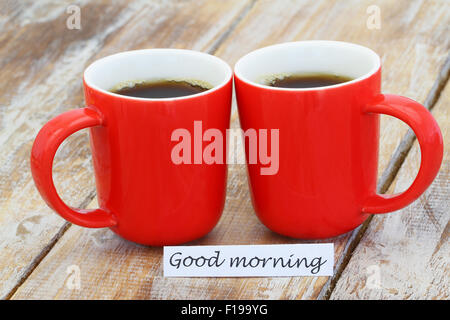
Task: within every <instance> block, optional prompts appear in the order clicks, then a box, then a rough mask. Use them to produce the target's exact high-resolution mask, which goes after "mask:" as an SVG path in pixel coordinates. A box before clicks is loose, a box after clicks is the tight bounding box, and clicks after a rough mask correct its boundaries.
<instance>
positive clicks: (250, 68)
mask: <svg viewBox="0 0 450 320" xmlns="http://www.w3.org/2000/svg"><path fill="white" fill-rule="evenodd" d="M379 68H380V57H379V56H378V55H377V54H376V53H375V52H374V51H372V50H371V49H369V48H366V47H364V46H360V45H357V44H353V43H348V42H341V41H325V40H313V41H298V42H287V43H282V44H276V45H273V46H268V47H264V48H261V49H258V50H255V51H252V52H250V53H248V54H247V55H245V56H243V57H242V58H241V59H239V61H238V62H237V63H236V65H235V67H234V72H235V75H236V76H237V77H238V78H239V79H241V80H242V81H245V82H248V83H250V84H252V85H255V86H262V87H265V88H271V89H274V90H314V89H320V88H295V89H292V88H280V87H269V86H268V83H269V82H270V80H273V79H274V78H280V77H285V76H289V75H296V74H316V73H317V74H333V75H338V76H345V77H349V78H351V79H353V80H352V81H348V82H345V83H341V84H337V85H333V86H327V87H322V88H330V87H336V86H341V85H347V84H350V83H352V82H355V81H360V80H362V79H365V78H367V77H370V76H371V75H372V74H374V73H375V72H376V71H377V70H378V69H379Z"/></svg>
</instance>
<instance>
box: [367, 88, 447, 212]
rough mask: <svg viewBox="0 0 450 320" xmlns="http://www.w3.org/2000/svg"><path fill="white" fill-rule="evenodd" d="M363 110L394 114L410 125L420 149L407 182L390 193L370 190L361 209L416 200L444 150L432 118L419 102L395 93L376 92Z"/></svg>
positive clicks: (375, 209)
mask: <svg viewBox="0 0 450 320" xmlns="http://www.w3.org/2000/svg"><path fill="white" fill-rule="evenodd" d="M363 112H365V113H381V114H386V115H390V116H393V117H396V118H398V119H400V120H402V121H404V122H405V123H406V124H407V125H409V126H410V127H411V129H412V130H413V131H414V133H415V134H416V136H417V140H418V141H419V145H420V152H421V164H420V169H419V173H418V174H417V177H416V179H415V180H414V182H413V183H412V184H411V186H410V187H409V188H408V189H407V190H406V191H404V192H401V193H399V194H394V195H384V194H377V193H375V194H373V195H372V196H370V197H369V198H368V199H367V200H366V203H365V204H364V205H363V208H362V211H363V212H364V213H386V212H391V211H396V210H399V209H401V208H403V207H405V206H407V205H408V204H410V203H411V202H413V201H414V200H416V199H417V198H418V197H419V196H420V195H421V194H422V193H423V192H424V191H425V190H426V189H427V188H428V187H429V186H430V184H431V183H432V182H433V180H434V178H435V177H436V175H437V173H438V171H439V167H440V166H441V162H442V157H443V153H444V146H443V141H442V134H441V130H440V129H439V126H438V124H437V122H436V120H435V119H434V118H433V116H432V115H431V113H430V112H429V111H428V110H427V109H426V108H425V107H424V106H423V105H421V104H420V103H418V102H416V101H414V100H411V99H408V98H405V97H401V96H397V95H390V94H386V95H383V94H380V95H379V96H377V98H376V101H375V102H374V103H372V104H369V105H367V106H366V107H365V108H364V110H363Z"/></svg>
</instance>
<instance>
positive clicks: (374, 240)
mask: <svg viewBox="0 0 450 320" xmlns="http://www.w3.org/2000/svg"><path fill="white" fill-rule="evenodd" d="M449 103H450V85H449V84H447V86H446V89H445V90H444V92H443V94H442V96H441V97H440V99H439V101H438V103H437V105H436V106H435V107H434V109H433V115H434V116H435V118H436V120H437V121H438V123H439V125H440V127H441V129H442V135H443V138H444V143H445V147H444V160H443V163H442V166H441V170H440V172H439V174H438V176H437V177H436V179H435V181H434V182H433V184H432V185H431V187H430V188H429V189H428V190H427V191H426V192H425V193H424V194H423V195H422V196H421V197H420V198H419V199H418V200H417V201H416V202H414V203H413V204H412V205H410V206H408V207H406V208H405V209H403V210H399V211H398V212H395V213H391V214H387V215H376V216H374V217H373V219H372V221H371V223H370V226H369V227H368V229H367V231H366V233H365V234H364V237H363V238H362V239H361V242H360V244H359V246H358V247H357V249H356V250H355V252H354V253H353V256H352V258H351V260H350V262H349V264H348V265H347V268H346V269H345V270H344V272H343V273H342V276H341V278H340V279H339V281H338V282H337V285H336V287H335V289H334V291H333V293H332V295H331V298H332V299H440V300H441V299H449V294H450V261H449V252H450V245H449V244H450V242H449V235H450V227H449V220H450V203H449V199H450V184H449V181H450V128H449V123H450V110H449V108H448V105H449ZM419 165H420V148H419V146H418V143H417V142H415V143H414V146H413V148H412V150H411V151H410V153H409V154H408V157H407V159H406V161H405V163H404V164H403V166H402V168H401V169H400V171H399V174H398V177H397V179H396V180H395V181H394V183H393V184H392V185H391V191H393V192H398V191H401V190H404V189H405V188H407V187H408V186H410V185H411V183H412V181H413V180H414V178H415V177H416V174H417V168H418V167H419Z"/></svg>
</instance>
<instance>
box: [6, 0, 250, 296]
mask: <svg viewBox="0 0 450 320" xmlns="http://www.w3.org/2000/svg"><path fill="white" fill-rule="evenodd" d="M248 3H249V2H246V1H238V0H235V1H226V2H224V1H207V0H204V1H195V0H190V1H157V0H155V1H143V0H139V1H94V0H92V1H79V2H75V4H79V5H80V9H81V19H80V22H81V29H80V30H77V29H74V30H69V29H67V27H66V19H67V18H68V17H69V14H67V13H66V9H67V6H68V5H69V4H72V3H71V1H65V2H55V1H28V2H25V1H24V2H17V1H16V2H14V1H11V2H2V3H0V7H1V13H2V15H1V16H0V17H1V18H0V23H1V24H2V25H3V26H4V28H3V29H2V30H1V32H0V43H1V44H2V45H1V46H0V57H1V59H0V65H1V67H2V77H1V78H0V106H1V109H0V132H1V134H0V148H1V151H2V152H0V164H1V166H0V170H1V171H0V181H1V185H0V200H1V201H0V297H8V296H9V295H10V293H11V292H13V291H14V290H15V288H16V287H17V286H18V285H20V283H21V282H22V281H23V280H24V278H26V277H27V276H28V274H29V273H30V272H31V270H33V268H34V267H35V266H36V264H38V263H39V261H40V259H42V257H43V256H44V255H45V254H46V252H48V250H49V249H50V248H51V246H52V245H53V244H54V242H55V241H56V240H57V239H58V237H59V236H60V235H61V232H63V231H64V230H65V228H67V226H68V225H67V224H65V222H64V220H62V219H61V218H59V216H58V215H56V214H54V213H53V212H52V211H51V210H50V209H49V208H48V207H47V206H46V205H45V204H44V202H43V201H42V199H41V198H40V196H39V195H38V193H37V191H36V189H35V186H34V183H33V182H32V179H31V174H30V170H29V160H28V159H29V154H30V149H31V145H32V142H33V139H34V137H35V136H36V134H37V131H38V130H39V129H40V127H41V126H42V125H43V124H44V123H45V122H46V121H48V120H49V119H50V118H52V117H54V116H55V115H57V114H59V113H61V112H63V111H65V110H68V109H71V108H76V107H79V106H82V105H83V93H82V86H81V85H82V81H81V79H82V72H83V70H84V68H85V67H86V66H87V65H88V64H89V63H90V62H92V61H93V60H95V59H97V58H99V57H102V56H105V55H108V54H111V53H114V52H118V51H124V50H129V49H138V48H148V47H178V48H194V49H197V50H203V51H208V50H210V48H212V47H213V46H215V45H217V41H219V40H220V39H221V36H222V35H223V34H224V33H225V32H226V31H227V30H229V28H230V26H231V25H232V23H233V21H235V20H236V19H237V18H238V17H239V15H240V14H241V12H242V11H243V10H244V9H245V8H246V6H247V5H248ZM89 154H90V152H89V146H88V140H87V136H86V133H85V132H83V133H79V134H76V135H74V136H72V137H70V139H68V140H67V141H66V142H65V143H64V144H63V146H62V147H61V148H60V150H59V151H58V153H57V156H56V160H55V167H54V178H55V184H56V187H57V189H58V190H59V191H60V193H61V195H62V198H63V199H64V200H66V201H67V202H68V204H70V205H73V206H77V207H78V206H85V205H86V204H88V203H89V202H90V201H91V200H92V198H93V197H94V195H95V185H94V181H93V173H92V168H91V164H90V155H89Z"/></svg>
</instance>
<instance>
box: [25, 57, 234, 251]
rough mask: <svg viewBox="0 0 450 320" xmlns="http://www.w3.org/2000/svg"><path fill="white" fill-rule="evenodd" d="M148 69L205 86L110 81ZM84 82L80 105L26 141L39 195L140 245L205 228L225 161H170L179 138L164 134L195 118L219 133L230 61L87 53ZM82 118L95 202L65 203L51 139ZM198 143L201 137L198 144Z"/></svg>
mask: <svg viewBox="0 0 450 320" xmlns="http://www.w3.org/2000/svg"><path fill="white" fill-rule="evenodd" d="M151 79H195V80H200V81H205V82H207V83H209V84H211V85H212V86H213V88H212V89H210V90H207V91H204V92H201V93H198V94H194V95H191V96H185V97H177V98H164V99H145V98H134V97H129V96H123V95H118V94H115V93H112V92H110V91H108V90H110V89H111V88H113V87H114V86H117V85H119V84H120V83H126V82H128V81H135V80H151ZM83 83H84V92H85V100H86V107H85V108H81V109H75V110H70V111H67V112H65V113H63V114H61V115H59V116H57V117H56V118H54V119H52V120H50V121H49V122H48V123H47V124H46V125H45V126H44V127H43V128H42V129H41V131H40V132H39V133H38V135H37V137H36V140H35V141H34V144H33V148H32V151H31V170H32V174H33V178H34V181H35V183H36V186H37V189H38V190H39V192H40V194H41V195H42V197H43V198H44V200H45V201H46V202H47V204H48V205H49V206H50V207H51V208H52V209H53V210H55V211H56V212H57V213H59V214H60V215H61V216H62V217H63V218H65V219H66V220H68V221H70V222H72V223H74V224H77V225H80V226H84V227H89V228H102V227H109V228H111V230H112V231H114V232H115V233H117V234H118V235H120V236H122V237H123V238H125V239H128V240H131V241H133V242H136V243H140V244H145V245H158V246H159V245H172V244H179V243H183V242H187V241H190V240H194V239H197V238H199V237H202V236H203V235H205V234H207V233H208V232H209V231H210V230H211V229H212V228H213V227H214V226H215V225H216V223H217V222H218V220H219V218H220V216H221V213H222V210H223V206H224V202H225V194H226V176H227V165H226V163H225V161H223V162H222V163H205V162H201V163H196V164H184V163H182V164H179V163H174V161H173V159H172V156H171V153H172V151H173V150H172V149H173V147H174V146H175V145H176V144H177V141H173V139H172V138H173V136H172V134H173V132H174V131H175V130H177V129H182V130H184V132H186V133H188V134H192V136H194V135H195V134H196V133H195V132H194V121H201V125H202V129H203V130H207V129H208V128H214V130H220V132H221V133H222V134H223V135H224V136H225V134H226V130H227V129H228V128H229V122H230V111H231V96H232V70H231V68H230V67H229V66H228V65H227V64H226V63H225V62H224V61H222V60H221V59H219V58H217V57H214V56H212V55H209V54H205V53H201V52H196V51H190V50H178V49H148V50H136V51H128V52H122V53H118V54H115V55H112V56H108V57H105V58H102V59H100V60H97V61H95V62H94V63H93V64H91V65H90V66H89V67H88V68H87V69H86V70H85V72H84V81H83ZM83 128H89V133H90V142H91V150H92V160H93V165H94V171H95V180H96V186H97V197H98V204H99V208H98V209H95V210H85V209H75V208H71V207H69V206H67V205H66V204H65V203H64V202H63V201H62V200H61V198H60V197H59V196H58V194H57V192H56V190H55V186H54V183H53V180H52V162H53V158H54V156H55V152H56V150H57V149H58V146H59V145H60V144H61V142H62V141H63V140H64V139H65V138H67V137H68V136H69V135H71V134H72V133H74V132H76V131H78V130H81V129H83ZM196 130H197V129H196ZM200 134H201V133H200ZM204 144H205V143H203V142H202V141H200V148H202V147H204ZM189 145H190V144H189ZM222 147H223V148H224V149H225V141H223V146H222Z"/></svg>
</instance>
